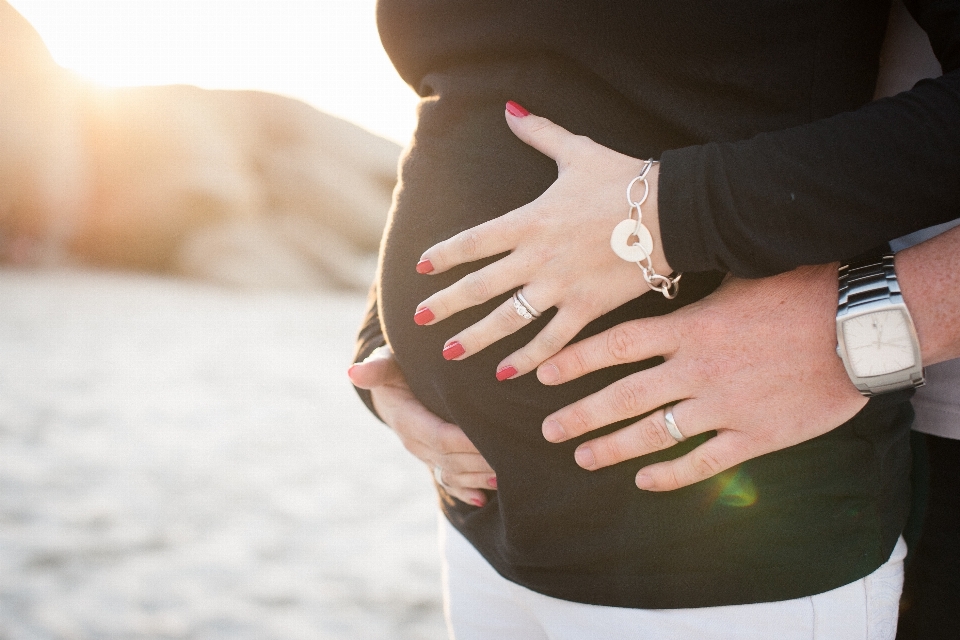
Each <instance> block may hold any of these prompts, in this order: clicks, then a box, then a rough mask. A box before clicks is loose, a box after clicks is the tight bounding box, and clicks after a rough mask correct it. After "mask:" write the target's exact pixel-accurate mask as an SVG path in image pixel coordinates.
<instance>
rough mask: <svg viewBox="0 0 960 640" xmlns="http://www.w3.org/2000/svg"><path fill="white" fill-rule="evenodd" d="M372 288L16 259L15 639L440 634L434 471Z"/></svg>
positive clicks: (1, 573)
mask: <svg viewBox="0 0 960 640" xmlns="http://www.w3.org/2000/svg"><path fill="white" fill-rule="evenodd" d="M362 310H363V298H362V297H361V296H359V295H356V294H336V293H311V294H304V293H244V292H238V291H234V290H229V289H223V288H218V287H214V286H209V285H203V284H197V283H191V282H185V281H178V280H170V279H161V278H154V277H149V276H143V275H136V274H113V273H102V272H95V271H69V270H59V271H19V270H3V271H0V640H47V639H51V640H52V639H61V638H63V639H93V640H100V639H109V640H112V639H147V638H162V639H167V638H170V639H174V638H177V639H180V638H183V639H197V640H201V639H203V640H206V639H213V638H217V639H224V640H226V639H230V640H243V639H248V638H249V639H251V640H252V639H257V640H268V639H276V640H299V639H305V640H306V639H316V638H322V639H328V638H329V639H365V640H367V639H369V640H375V639H380V638H384V639H386V638H390V639H408V638H409V639H439V638H442V637H444V631H443V623H442V611H441V604H440V595H439V591H440V589H439V581H440V576H439V564H438V561H437V556H436V532H435V528H436V515H435V514H436V508H435V496H434V493H433V489H432V487H431V485H430V480H429V475H428V472H427V470H426V469H424V468H423V466H422V465H421V464H420V463H419V462H417V461H416V460H414V459H413V458H412V457H411V456H409V455H408V454H407V453H406V452H405V451H404V450H403V448H402V447H401V446H400V444H399V442H398V441H397V439H396V438H395V437H393V436H392V435H391V434H390V433H388V432H386V431H385V429H386V427H384V426H383V425H382V424H380V423H379V422H377V421H376V420H375V419H374V418H372V417H371V416H369V415H368V414H367V412H366V409H365V408H364V407H363V405H362V404H361V403H360V401H359V400H358V399H357V397H356V395H355V394H354V393H353V391H352V389H351V388H350V386H349V384H348V382H347V380H346V376H345V374H344V371H345V368H346V366H347V364H348V362H349V358H350V351H351V347H352V344H351V343H352V336H353V332H354V331H355V328H356V326H357V323H358V320H359V317H360V315H361V313H362Z"/></svg>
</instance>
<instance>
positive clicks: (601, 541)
mask: <svg viewBox="0 0 960 640" xmlns="http://www.w3.org/2000/svg"><path fill="white" fill-rule="evenodd" d="M908 4H909V8H910V9H911V11H912V13H913V14H914V16H915V17H916V18H917V20H918V22H919V23H920V24H921V26H923V27H924V28H925V29H926V30H927V32H928V33H929V34H930V35H931V40H932V42H933V44H934V49H935V51H936V53H937V54H938V57H939V59H940V61H941V64H942V65H943V67H944V71H945V75H944V76H943V77H942V78H940V79H938V80H934V81H925V82H923V83H920V84H919V85H918V86H917V87H916V88H915V89H914V90H913V91H911V92H908V93H906V94H901V95H900V96H897V97H895V98H890V99H886V100H881V101H878V102H876V103H873V104H867V103H868V101H869V100H870V98H871V95H872V91H873V87H874V84H875V81H876V72H877V59H878V53H879V48H880V44H881V42H882V40H883V34H884V26H885V24H886V19H887V12H888V9H889V4H888V3H887V2H882V1H876V0H869V1H868V0H858V1H849V2H844V1H837V0H781V1H774V0H737V1H736V2H702V1H701V2H696V1H694V0H671V1H670V2H665V1H661V2H655V1H653V0H645V1H633V2H627V1H625V0H616V1H615V0H606V1H598V2H591V3H583V2H581V3H575V2H545V1H532V2H507V1H504V0H490V1H487V2H481V3H477V2H468V1H466V0H443V1H441V0H380V3H379V5H378V23H379V27H380V32H381V37H382V40H383V43H384V46H385V48H386V49H387V52H388V53H389V54H390V56H391V59H392V60H393V62H394V64H395V65H396V67H397V69H398V71H399V72H400V73H401V75H402V76H403V77H404V78H405V79H406V80H407V82H409V83H410V84H411V86H413V87H414V88H415V89H416V90H417V91H418V92H419V93H420V95H421V96H422V97H423V101H422V102H421V105H420V112H419V122H418V127H417V130H416V133H415V135H414V139H413V141H412V142H411V145H410V147H409V148H408V150H407V153H406V155H405V157H404V160H403V162H402V165H401V173H400V183H399V187H398V191H397V194H396V198H395V203H394V207H393V210H392V211H391V217H390V220H389V222H388V228H387V231H386V234H385V237H384V244H383V251H382V256H381V270H380V279H379V282H378V287H377V291H378V293H379V297H378V299H377V300H376V302H375V304H373V305H372V306H371V312H370V314H369V315H368V318H367V322H366V323H365V326H364V328H363V329H362V331H361V342H360V345H359V349H358V358H362V357H363V356H364V355H366V354H367V353H369V351H371V350H372V348H373V347H375V346H378V345H379V344H382V343H383V342H384V336H386V338H387V339H388V340H389V343H390V345H391V347H392V348H393V350H394V352H395V353H396V355H397V359H398V362H399V364H400V366H401V369H402V370H403V372H404V375H405V376H406V378H407V380H408V382H409V383H410V385H411V388H412V389H413V391H414V393H415V394H416V396H417V397H418V399H420V400H421V402H423V403H424V404H425V405H426V406H427V407H428V408H429V409H430V410H431V411H433V412H434V413H437V414H438V415H440V416H441V417H443V418H444V419H446V420H449V421H451V422H453V423H455V424H458V425H460V426H461V428H463V429H464V431H465V432H466V433H467V435H468V436H469V437H470V438H471V440H473V442H474V443H475V444H476V445H477V447H478V448H479V449H480V451H481V453H482V454H483V455H484V457H485V458H486V459H487V460H488V461H489V462H490V464H491V465H492V466H493V468H494V469H495V470H496V472H497V475H498V481H499V491H498V492H496V493H492V494H491V500H490V502H489V503H488V505H487V506H486V507H483V508H481V509H477V508H474V507H472V506H468V505H463V504H461V503H458V502H457V501H454V500H452V499H451V498H449V497H448V496H445V495H444V494H442V493H441V496H442V498H443V501H442V505H443V508H444V511H445V513H446V514H447V516H448V518H450V520H451V522H452V523H453V524H454V525H455V526H456V527H457V528H458V529H459V530H460V531H461V532H463V533H464V534H465V535H466V537H467V538H468V539H470V540H471V542H472V543H473V544H474V545H475V546H476V547H477V548H478V550H480V552H481V553H482V554H483V555H484V556H485V557H486V558H487V560H488V561H490V563H491V564H492V565H493V566H494V568H496V569H497V570H498V571H499V572H500V573H501V574H503V575H504V576H506V577H507V578H509V579H511V580H514V581H515V582H518V583H520V584H523V585H525V586H527V587H529V588H532V589H534V590H537V591H540V592H542V593H546V594H548V595H553V596H556V597H561V598H566V599H570V600H576V601H581V602H591V603H597V604H608V605H615V606H629V607H655V608H662V607H668V608H669V607H691V606H710V605H722V604H737V603H745V602H759V601H767V600H780V599H787V598H792V597H798V596H803V595H810V594H813V593H817V592H821V591H825V590H828V589H831V588H834V587H836V586H840V585H842V584H845V583H848V582H851V581H853V580H856V579H858V578H860V577H862V576H864V575H866V574H867V573H869V572H870V571H872V570H874V569H875V568H876V567H877V566H879V564H881V563H882V562H883V561H884V560H885V559H886V558H887V556H888V555H889V553H890V551H891V550H892V548H893V544H894V543H895V541H896V538H897V536H898V535H899V531H900V529H901V527H902V524H903V519H904V517H905V513H906V501H907V477H906V474H907V470H908V464H909V463H908V455H907V438H906V436H907V430H908V429H909V422H910V409H909V406H908V405H907V404H906V403H905V395H904V394H891V395H889V396H886V397H883V398H879V399H874V400H871V402H870V403H869V404H868V405H867V407H866V408H865V409H864V411H862V412H861V413H860V414H858V416H857V417H855V418H854V419H853V420H851V421H850V422H848V423H846V424H844V425H842V426H840V427H839V428H838V429H836V430H834V431H832V432H830V433H828V434H826V435H824V436H821V437H820V438H816V439H814V440H811V441H809V442H807V443H803V444H801V445H797V446H795V447H792V448H790V449H787V450H784V451H781V452H777V453H773V454H769V455H767V456H763V457H761V458H758V459H756V460H752V461H749V462H747V463H744V464H743V465H741V466H740V467H738V468H737V469H736V470H735V471H733V472H731V473H728V474H724V475H722V476H721V477H719V478H717V479H714V480H711V481H706V482H703V483H699V484H698V485H695V486H693V487H688V488H685V489H682V490H679V491H675V492H670V493H668V494H652V493H645V492H640V491H638V490H637V489H636V488H635V487H634V486H633V482H632V481H633V474H634V473H635V472H636V469H637V468H638V467H640V466H642V465H645V464H649V463H651V462H654V461H656V460H659V459H666V458H672V457H675V456H678V455H681V454H683V453H685V452H686V451H688V450H689V449H690V448H692V447H693V446H696V445H697V444H699V443H700V442H702V441H703V438H702V437H701V438H694V439H691V441H690V442H688V443H684V444H682V445H678V446H676V447H673V448H671V449H670V450H668V451H667V452H661V453H658V454H653V455H651V456H647V457H646V458H644V459H641V460H634V461H630V462H626V463H622V464H620V465H616V466H614V467H611V468H608V469H604V470H600V471H596V472H587V471H584V470H582V469H580V468H579V467H577V466H576V464H575V463H574V461H573V455H572V453H573V449H574V448H575V447H576V445H578V444H579V443H580V442H581V441H583V440H584V439H586V438H581V439H577V440H575V441H573V442H570V443H564V444H561V445H554V444H550V443H547V442H546V441H545V440H543V438H542V436H541V435H540V423H541V421H542V419H543V418H544V417H545V416H546V415H548V414H549V413H551V412H553V411H555V410H556V409H558V408H560V407H562V406H565V405H567V404H569V403H570V402H572V401H573V400H575V399H577V398H579V397H583V396H584V395H587V394H589V393H592V392H594V391H596V390H599V389H600V388H603V387H604V386H606V385H607V384H609V383H610V382H612V381H614V380H616V379H618V378H620V377H623V376H624V375H626V374H628V373H630V372H632V371H636V370H639V369H642V368H645V367H648V366H652V365H654V364H656V363H657V361H656V360H653V361H647V362H643V363H637V364H636V365H630V366H622V367H615V368H611V369H608V370H606V371H602V372H597V373H595V374H591V375H590V376H585V377H584V378H582V379H581V380H578V381H574V382H570V383H567V384H565V385H561V386H560V387H551V388H547V387H544V386H542V385H539V383H537V381H536V380H535V378H534V377H533V376H529V375H528V376H523V377H521V378H520V379H518V380H511V381H508V382H506V383H497V382H496V381H495V379H494V377H493V372H494V368H495V366H496V363H497V362H499V360H500V359H501V358H503V357H504V356H505V355H507V354H508V353H510V352H511V351H513V350H515V349H516V348H518V347H519V346H521V345H522V344H524V343H526V342H528V341H529V340H530V338H531V337H532V336H533V335H534V334H535V332H536V331H538V330H539V329H540V328H542V326H543V323H544V322H545V321H547V320H548V319H549V317H550V315H551V314H549V313H547V314H545V317H544V318H542V319H541V320H539V321H537V322H534V323H532V324H531V325H530V326H528V327H526V328H525V329H523V330H521V331H519V332H517V333H516V334H515V335H513V336H511V337H509V338H506V339H504V340H502V341H500V342H498V343H497V344H496V345H493V346H491V347H489V348H487V349H485V350H484V351H483V352H481V353H480V354H477V355H474V356H472V357H471V358H468V359H467V360H465V361H462V362H446V361H445V360H443V359H442V357H441V356H440V350H441V348H442V345H443V342H444V341H445V339H447V338H448V337H449V336H451V335H453V334H454V333H456V332H457V331H459V330H460V329H462V328H464V327H466V326H469V325H470V324H472V323H473V322H475V321H477V320H478V319H479V318H481V317H483V316H484V315H486V314H487V313H489V311H490V310H491V309H492V308H493V307H494V306H495V305H496V304H499V303H500V302H502V300H503V299H504V297H499V298H497V299H495V300H493V301H491V302H490V303H488V304H486V305H481V306H479V307H476V308H474V309H470V310H467V311H464V312H461V313H460V314H457V315H456V316H454V317H453V318H451V319H448V320H446V321H444V322H441V323H439V324H437V325H434V326H431V327H418V326H416V325H415V324H414V323H413V320H412V316H413V312H414V310H415V308H416V304H417V303H418V302H420V301H422V300H423V299H425V298H426V297H427V296H428V295H430V294H431V293H433V292H434V291H437V290H439V289H440V288H443V287H445V286H448V285H449V284H451V283H452V282H454V281H456V280H457V279H459V278H460V277H462V276H463V275H464V274H465V273H468V272H469V271H470V270H472V269H475V268H478V267H479V266H482V264H485V263H486V262H481V263H478V264H474V265H467V266H465V267H461V268H458V269H454V270H452V271H450V272H448V273H445V274H442V275H439V276H431V277H427V276H418V275H417V274H416V273H415V271H414V265H415V264H416V262H417V259H418V258H419V256H420V254H421V253H422V251H423V250H424V249H426V248H427V247H429V246H431V245H432V244H434V243H436V242H438V241H439V240H442V239H445V238H447V237H449V236H451V235H453V234H454V233H456V232H458V231H460V230H462V229H466V228H469V227H472V226H474V225H476V224H478V223H480V222H483V221H485V220H488V219H491V218H493V217H496V216H499V215H502V214H503V213H506V212H507V211H509V210H511V209H513V208H515V207H517V206H520V205H522V204H525V203H527V202H529V201H531V200H533V199H535V198H536V197H537V196H539V195H540V193H542V192H543V191H544V190H545V189H546V188H547V187H548V186H549V184H550V183H551V182H552V181H553V180H554V179H555V178H556V167H555V166H554V165H553V163H552V161H550V160H549V159H547V158H545V157H544V156H542V155H540V154H538V153H537V152H536V151H534V150H532V149H530V148H529V147H526V146H525V145H523V143H521V142H520V141H519V140H517V139H516V138H515V137H513V135H512V133H510V132H509V130H508V129H507V127H506V125H505V123H504V121H503V103H504V102H505V101H506V100H508V99H513V100H516V101H518V102H520V103H521V104H523V105H524V106H526V107H527V108H529V109H530V110H531V111H533V112H534V113H537V114H540V115H543V116H546V117H548V118H551V119H552V120H554V121H555V122H557V123H559V124H561V125H563V126H565V127H566V128H567V129H569V130H571V131H573V132H575V133H580V134H584V135H588V136H590V137H591V138H593V139H594V140H596V141H597V142H599V143H601V144H604V145H606V146H608V147H611V148H613V149H616V150H618V151H621V152H623V153H626V154H628V155H631V156H634V157H650V156H655V157H659V158H661V162H662V164H661V172H660V193H659V201H658V204H659V210H660V218H661V228H662V234H663V241H664V249H665V252H666V255H667V258H668V260H669V261H670V263H671V265H672V266H674V267H675V268H677V269H679V270H683V271H686V272H687V275H686V276H685V277H684V281H683V285H682V287H681V296H680V297H679V298H678V299H677V300H676V301H673V302H668V301H665V300H664V299H663V298H661V297H659V296H653V295H645V296H642V297H641V298H639V299H637V300H635V301H633V302H631V303H629V304H627V305H624V306H623V307H621V308H620V309H617V310H615V311H614V312H612V313H610V314H607V315H606V316H604V317H602V318H600V319H598V320H597V321H595V322H594V323H592V324H591V325H589V326H588V327H587V328H586V329H585V330H584V331H583V332H582V333H581V335H580V336H578V339H579V338H582V337H585V336H587V335H592V334H594V333H597V332H599V331H601V330H603V329H605V328H607V327H609V326H613V325H614V324H616V323H618V322H622V321H625V320H629V319H632V318H637V317H644V316H650V315H657V314H661V313H668V312H669V311H671V310H673V309H675V308H677V307H678V306H680V305H683V304H687V303H689V302H691V301H693V300H696V299H698V298H700V297H702V296H704V295H706V294H708V293H709V292H710V291H712V290H713V289H714V288H715V287H716V286H717V284H718V282H719V278H720V272H724V271H732V272H733V273H735V274H738V275H742V276H758V275H767V274H771V273H775V272H778V271H783V270H786V269H789V268H792V267H794V266H796V265H798V264H803V263H822V262H827V261H831V260H837V259H842V258H844V257H848V256H850V255H853V254H856V253H858V252H859V251H861V250H863V249H865V248H868V247H871V246H875V245H876V244H878V243H879V241H881V240H886V239H889V238H891V237H895V236H897V235H902V234H903V233H905V232H907V231H911V230H913V229H917V228H921V227H924V226H929V225H930V224H933V223H936V222H942V221H946V220H949V219H952V218H954V217H956V212H957V211H958V210H960V188H958V176H960V75H958V73H960V72H958V71H957V67H958V66H960V1H958V0H951V1H949V2H948V1H946V0H927V1H919V0H918V1H916V2H912V3H908ZM620 426H623V424H618V425H614V426H612V427H611V429H612V428H618V427H620ZM608 430H609V429H607V430H603V431H601V433H603V432H606V431H608ZM596 435H598V434H597V433H594V434H591V435H590V436H588V437H595V436H596Z"/></svg>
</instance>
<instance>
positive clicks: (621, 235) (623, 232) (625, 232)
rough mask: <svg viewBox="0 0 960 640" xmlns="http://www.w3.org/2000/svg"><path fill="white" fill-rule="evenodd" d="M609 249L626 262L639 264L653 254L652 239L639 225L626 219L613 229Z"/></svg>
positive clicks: (630, 219)
mask: <svg viewBox="0 0 960 640" xmlns="http://www.w3.org/2000/svg"><path fill="white" fill-rule="evenodd" d="M610 248H611V249H613V252H614V253H615V254H617V255H618V256H620V257H621V258H623V259H624V260H626V261H627V262H640V261H641V260H646V259H647V257H649V256H650V254H651V253H653V237H652V236H651V235H650V232H649V231H648V230H647V228H646V227H645V226H643V225H642V224H641V223H639V222H637V221H636V220H634V219H633V218H627V219H626V220H623V221H622V222H620V223H619V224H617V226H616V227H614V228H613V233H612V234H610Z"/></svg>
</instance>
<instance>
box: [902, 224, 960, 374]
mask: <svg viewBox="0 0 960 640" xmlns="http://www.w3.org/2000/svg"><path fill="white" fill-rule="evenodd" d="M896 269H897V279H898V280H899V281H900V289H901V291H902V292H903V298H904V300H905V302H906V304H907V308H908V309H909V310H910V315H911V316H912V317H913V322H914V325H915V326H916V328H917V335H918V337H919V339H920V350H921V355H922V357H923V363H924V364H926V365H930V364H936V363H937V362H943V361H944V360H950V359H952V358H958V357H960V227H956V228H954V229H951V230H950V231H947V232H946V233H943V234H942V235H939V236H937V237H936V238H932V239H931V240H927V241H926V242H923V243H921V244H918V245H916V246H914V247H911V248H909V249H905V250H903V251H901V252H900V253H898V254H897V258H896Z"/></svg>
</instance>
